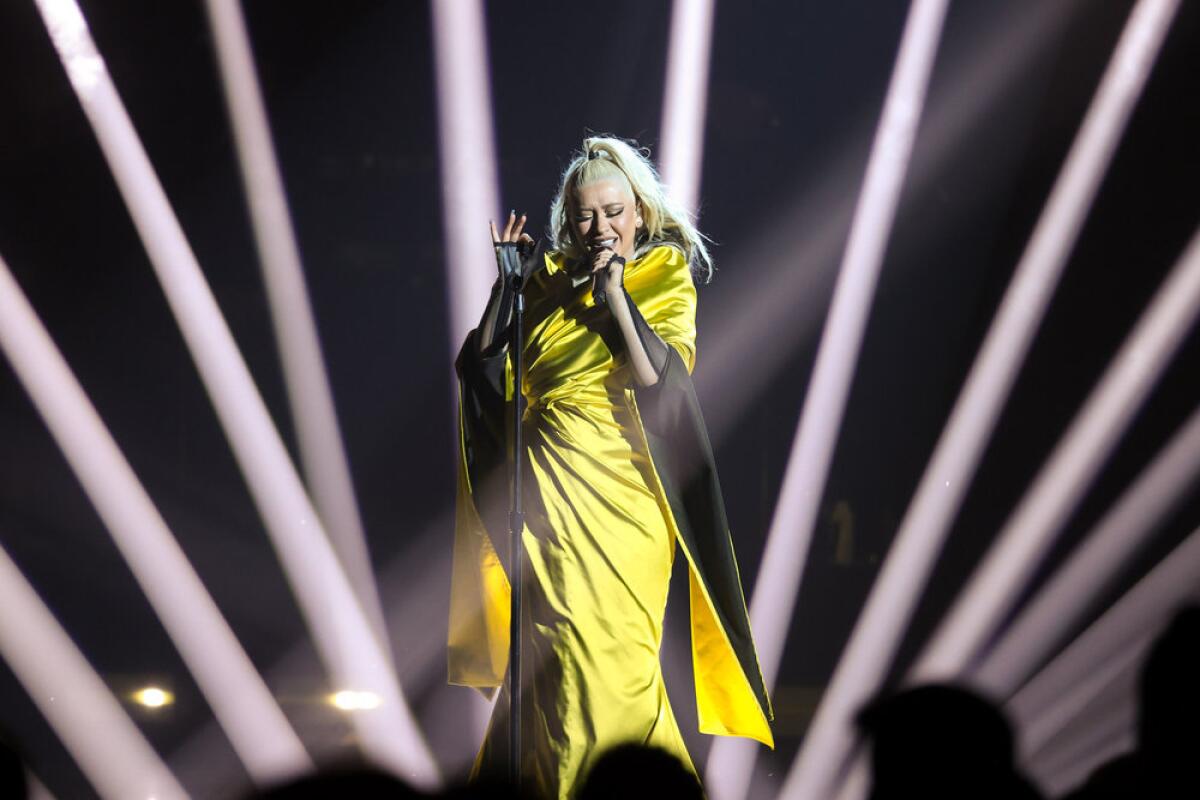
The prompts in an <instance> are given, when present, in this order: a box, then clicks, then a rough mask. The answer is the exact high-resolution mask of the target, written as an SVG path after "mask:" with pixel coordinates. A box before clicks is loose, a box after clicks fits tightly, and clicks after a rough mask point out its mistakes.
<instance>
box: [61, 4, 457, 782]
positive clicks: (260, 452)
mask: <svg viewBox="0 0 1200 800" xmlns="http://www.w3.org/2000/svg"><path fill="white" fill-rule="evenodd" d="M37 5H38V10H39V11H40V12H41V14H42V18H43V20H44V21H45V23H46V27H47V29H48V30H49V31H50V36H51V39H52V40H53V41H54V45H55V48H56V49H57V50H58V52H59V57H60V58H61V59H62V62H63V65H64V66H65V67H66V69H67V74H68V76H70V78H71V83H72V85H73V86H74V88H75V92H76V94H77V95H78V97H79V100H80V103H81V105H82V106H83V110H84V113H85V114H86V115H87V118H88V120H89V122H90V123H91V125H92V129H93V131H94V132H95V134H96V138H97V140H98V141H99V143H100V148H101V150H102V151H103V153H104V155H105V158H106V160H107V161H108V164H109V167H110V169H111V170H112V172H113V177H114V178H115V179H116V183H117V187H118V189H120V192H121V195H122V197H123V198H124V199H125V204H126V206H127V207H128V209H129V212H130V215H131V217H132V218H133V221H134V225H135V226H136V227H137V230H138V233H139V235H140V236H141V239H142V243H143V245H144V246H145V248H146V252H147V254H148V255H149V257H150V262H151V264H152V265H153V267H154V270H155V273H156V275H157V276H158V279H159V282H160V284H161V285H162V287H163V291H164V292H165V294H166V296H167V301H168V303H169V304H170V307H171V311H172V312H173V313H174V315H175V317H176V320H177V321H178V323H179V326H180V330H181V332H182V333H183V337H184V341H185V342H186V343H187V346H188V349H189V350H190V351H191V354H192V358H193V359H194V360H195V362H196V366H197V368H198V370H199V372H200V377H201V379H202V380H203V382H204V385H205V388H206V389H207V390H208V394H209V398H210V399H211V400H212V402H213V406H214V408H215V409H216V412H217V417H218V418H219V420H220V422H221V425H222V427H223V429H224V431H225V436H226V438H227V439H228V440H229V444H230V446H231V447H232V449H233V454H234V457H235V458H236V459H237V462H238V466H239V467H240V468H241V470H242V474H243V475H244V476H245V478H246V482H247V484H248V486H249V488H250V492H251V495H252V496H253V498H254V501H255V504H256V505H257V507H258V511H259V514H260V515H261V516H262V518H263V521H264V523H265V525H266V529H267V533H268V534H269V536H270V538H271V543H272V545H273V546H274V548H275V552H276V554H277V555H278V557H279V559H280V562H281V563H282V565H283V569H284V573H285V574H286V575H287V578H288V582H289V583H290V585H291V587H292V591H293V592H294V593H295V595H296V598H297V600H298V601H299V605H300V609H301V612H302V613H303V615H304V618H305V621H306V622H307V624H308V627H309V629H310V630H311V631H312V633H313V639H314V642H315V644H316V646H317V650H318V652H319V653H320V655H321V658H322V660H323V661H324V663H325V665H326V667H327V669H328V670H329V671H330V673H331V676H332V678H333V681H334V683H335V684H336V685H337V686H339V687H348V688H353V689H356V690H359V691H372V692H375V693H376V694H377V695H379V696H380V697H381V698H382V705H381V707H380V708H378V709H376V710H374V711H372V712H371V713H368V714H355V715H354V716H353V717H352V719H351V722H352V724H353V725H354V728H355V731H356V732H357V734H358V739H359V744H360V745H361V746H362V748H363V750H364V752H365V753H366V755H367V756H368V757H369V758H370V759H372V760H373V761H375V762H377V763H379V764H380V765H381V766H384V767H386V768H388V769H391V770H393V771H395V772H397V773H398V774H401V775H403V776H404V777H405V778H406V779H408V780H409V781H410V782H412V783H414V784H416V785H418V786H420V787H423V788H429V787H433V786H436V785H437V784H438V783H439V780H440V779H439V776H438V771H437V766H436V764H435V763H434V760H433V757H432V755H431V754H430V752H429V749H428V747H427V746H426V744H425V742H424V739H423V738H422V736H421V734H420V731H419V730H418V728H417V725H416V721H415V720H414V719H413V716H412V713H411V712H410V711H409V708H408V704H407V703H406V702H405V700H404V696H403V693H402V692H401V690H400V684H399V682H398V680H397V678H396V674H395V672H394V671H393V670H392V667H391V662H390V660H389V658H388V656H387V654H386V653H385V652H384V650H383V647H382V645H381V643H380V642H379V640H378V638H376V636H375V632H374V629H373V628H372V626H371V624H370V622H369V621H368V619H367V616H366V614H365V612H364V611H363V609H362V606H361V605H360V604H359V602H358V597H357V595H355V593H354V590H353V589H352V588H351V585H350V581H349V579H348V578H347V576H346V573H345V572H344V571H343V570H342V568H341V564H340V563H339V561H338V559H337V555H336V553H335V552H334V550H333V547H332V545H331V544H330V542H329V538H328V536H327V535H326V534H325V530H324V526H323V525H322V523H321V520H320V518H319V517H318V516H317V513H316V511H315V509H314V508H313V506H312V502H311V501H310V500H309V498H308V495H307V494H306V493H305V490H304V486H303V484H302V483H301V481H300V476H299V475H298V474H297V472H296V469H295V466H294V465H293V464H292V462H291V461H290V459H289V457H288V454H287V450H286V449H285V448H284V446H283V442H282V440H281V439H280V437H279V433H278V431H276V430H275V427H274V425H273V423H272V422H271V417H270V414H269V413H268V412H267V409H266V405H265V404H264V403H263V400H262V397H261V396H260V395H259V394H258V390H257V389H256V387H255V386H254V381H253V379H252V378H251V377H250V372H249V370H248V369H247V368H246V364H245V362H244V361H243V360H242V357H241V353H239V352H238V349H237V345H236V344H235V343H234V341H233V336H232V334H231V333H230V332H229V327H228V326H227V325H226V323H225V319H224V318H223V317H222V316H221V311H220V309H219V308H218V307H217V303H216V300H215V299H214V298H213V295H212V290H211V289H210V288H209V286H208V284H207V283H206V282H205V280H204V275H203V273H202V272H201V270H200V265H199V264H198V263H197V262H196V257H195V255H194V254H193V253H192V250H191V247H190V246H189V245H188V242H187V239H186V237H185V236H184V233H183V230H182V229H181V228H180V225H179V220H178V219H177V218H176V217H175V214H174V212H173V211H172V210H171V206H170V203H169V202H168V200H167V197H166V193H165V192H164V191H163V188H162V185H161V184H160V183H159V181H158V177H157V176H156V175H155V173H154V168H153V166H152V165H151V164H150V160H149V158H148V157H147V155H146V152H145V149H144V148H143V147H142V143H141V141H140V140H139V139H138V137H137V133H136V131H135V130H134V128H133V124H132V122H130V120H129V116H128V114H127V113H126V111H125V107H124V106H123V105H122V103H121V99H120V97H119V96H118V95H117V91H116V87H115V86H114V85H113V82H112V79H111V78H110V77H109V75H108V72H107V70H106V68H105V66H104V62H103V60H102V59H101V57H100V55H99V53H97V51H96V46H95V44H94V43H93V42H92V39H91V35H90V34H89V32H88V29H87V25H86V23H85V22H84V19H83V16H82V14H81V13H80V11H79V8H78V6H77V5H76V4H75V2H74V0H37Z"/></svg>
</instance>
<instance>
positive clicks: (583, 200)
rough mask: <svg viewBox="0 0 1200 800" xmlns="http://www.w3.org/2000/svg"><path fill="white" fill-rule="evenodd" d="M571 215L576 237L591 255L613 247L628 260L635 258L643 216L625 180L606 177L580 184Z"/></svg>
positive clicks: (575, 193) (576, 191)
mask: <svg viewBox="0 0 1200 800" xmlns="http://www.w3.org/2000/svg"><path fill="white" fill-rule="evenodd" d="M571 214H572V224H574V226H575V236H576V237H577V239H578V241H579V243H580V244H581V245H583V247H584V248H585V249H587V251H588V253H589V254H593V255H594V254H595V253H596V251H597V250H601V249H604V248H609V249H611V250H612V251H613V252H615V253H616V254H617V255H619V256H621V257H622V258H624V259H626V260H628V259H631V258H633V251H634V247H635V244H636V238H637V231H638V228H639V227H640V226H641V224H642V219H641V217H640V216H639V214H638V208H637V202H636V201H634V199H633V194H632V193H631V192H630V191H629V185H628V184H627V183H626V182H625V181H621V180H612V179H610V178H603V179H601V180H598V181H593V182H592V183H589V184H587V185H586V186H580V187H579V188H578V189H576V190H575V192H574V196H573V199H572V203H571Z"/></svg>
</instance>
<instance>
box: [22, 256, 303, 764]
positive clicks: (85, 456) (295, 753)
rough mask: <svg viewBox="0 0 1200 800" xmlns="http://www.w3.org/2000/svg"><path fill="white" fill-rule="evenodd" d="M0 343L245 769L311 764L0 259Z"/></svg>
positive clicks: (201, 583)
mask: <svg viewBox="0 0 1200 800" xmlns="http://www.w3.org/2000/svg"><path fill="white" fill-rule="evenodd" d="M0 350H2V351H3V352H4V354H5V355H6V356H7V357H8V360H9V361H10V363H11V364H12V365H13V369H14V371H15V372H16V374H17V378H18V379H19V380H20V381H21V384H22V385H23V386H24V387H25V390H26V392H27V393H28V394H29V397H30V399H31V400H32V401H33V404H34V407H35V408H36V409H37V411H38V413H39V414H40V415H41V417H42V419H43V420H44V421H45V423H46V427H47V428H48V429H49V430H50V434H51V435H52V436H53V437H54V440H55V442H56V443H57V444H58V446H59V448H60V449H61V450H62V452H63V455H64V456H65V457H66V459H67V463H68V464H69V465H70V467H71V470H72V471H73V472H74V473H75V477H76V478H77V479H78V480H79V482H80V484H81V485H82V486H83V489H84V491H85V492H86V494H87V496H88V499H89V500H91V502H92V505H93V506H94V507H95V508H96V511H97V513H98V514H99V516H100V519H101V520H102V521H103V523H104V526H105V528H107V529H108V531H109V533H110V535H111V536H112V538H113V542H114V543H115V544H116V545H117V549H118V550H119V551H120V553H121V556H122V557H123V558H124V559H125V562H126V563H127V564H128V565H129V568H130V570H131V571H132V572H133V576H134V578H135V579H136V580H137V582H138V585H139V586H140V587H141V588H142V591H143V592H145V594H146V598H147V600H149V602H150V605H151V607H152V608H153V609H154V612H155V614H157V615H158V617H159V619H160V620H162V623H163V627H164V628H165V629H166V631H167V634H168V635H169V636H170V638H171V641H172V642H173V643H174V645H175V647H176V648H177V649H178V650H179V653H180V655H181V656H182V658H183V661H184V663H185V664H186V665H187V667H188V670H189V671H190V672H191V673H192V675H193V676H194V677H195V679H196V683H197V685H198V686H199V687H200V690H201V692H202V693H203V694H204V698H205V700H207V701H208V703H209V706H210V707H211V708H212V710H213V714H214V716H216V718H217V721H218V722H219V723H220V724H221V727H222V729H223V730H224V731H225V733H226V735H227V736H228V737H229V740H230V743H231V744H232V745H233V748H234V750H235V751H236V752H237V754H238V757H239V758H240V759H241V760H242V762H243V763H244V764H245V765H246V769H247V770H248V771H249V773H250V775H251V776H252V777H253V778H254V779H255V780H256V781H258V782H261V783H266V782H271V781H276V780H279V779H280V778H283V777H287V776H289V775H292V774H295V773H297V772H301V771H303V770H305V769H308V768H310V767H311V766H312V762H311V761H310V760H309V758H308V754H307V753H306V752H305V750H304V747H303V745H302V744H301V743H300V740H299V738H298V737H297V736H296V734H295V732H294V731H293V730H292V728H291V725H289V724H288V721H287V719H286V718H285V717H284V716H283V712H282V711H280V709H279V706H278V704H276V702H275V699H274V698H273V697H272V696H271V692H270V690H269V689H268V688H267V686H266V684H265V683H264V682H263V680H262V678H261V677H260V676H259V674H258V672H257V670H255V668H254V664H253V663H252V662H251V661H250V658H249V657H248V656H247V655H246V652H245V651H244V650H243V649H242V647H241V645H240V644H239V643H238V641H237V638H236V637H235V636H234V634H233V631H232V630H230V628H229V625H228V623H227V622H226V621H225V618H224V617H223V616H222V615H221V612H220V609H218V608H217V605H216V603H215V602H213V599H212V597H211V596H210V595H209V594H208V592H207V591H206V590H205V588H204V584H203V582H202V581H201V580H200V577H199V575H197V574H196V572H195V570H194V569H193V568H192V566H191V564H190V563H189V562H188V560H187V556H186V555H184V553H183V550H182V549H180V547H179V544H178V542H177V541H176V540H175V537H174V536H173V535H172V533H171V531H170V530H169V529H168V528H167V524H166V522H165V521H163V518H162V516H161V515H160V514H159V513H158V509H156V508H155V507H154V503H153V501H151V499H150V497H149V495H148V494H147V493H146V490H145V489H144V488H143V487H142V485H141V482H140V481H138V479H137V476H136V475H135V474H134V472H133V468H132V467H130V465H129V462H128V461H126V460H125V457H124V455H123V454H122V453H121V451H120V449H119V448H118V447H117V443H116V442H115V441H114V440H113V438H112V435H111V434H110V433H109V432H108V429H107V428H106V427H105V426H104V423H103V422H102V421H101V419H100V416H99V414H97V413H96V409H95V408H94V407H93V406H92V404H91V402H90V401H89V400H88V398H87V395H86V394H85V393H84V391H83V387H81V386H80V385H79V382H78V381H77V380H76V379H75V376H74V375H73V374H72V373H71V369H70V367H69V366H68V365H67V363H66V360H65V359H64V358H63V357H62V354H61V353H60V352H59V351H58V348H56V347H55V346H54V342H53V341H52V340H51V338H50V334H49V333H48V332H47V331H46V329H45V327H44V326H43V325H42V323H41V321H40V320H38V318H37V314H36V313H35V312H34V310H33V307H32V306H30V304H29V301H28V300H27V299H26V298H25V295H24V293H22V292H21V288H20V286H18V285H17V282H16V280H15V279H14V278H13V276H12V273H11V272H10V271H9V269H8V265H7V264H5V263H4V260H3V258H0ZM0 608H2V607H0ZM3 613H6V614H7V613H9V612H8V611H7V610H5V611H4V612H3Z"/></svg>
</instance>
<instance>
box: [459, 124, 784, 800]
mask: <svg viewBox="0 0 1200 800" xmlns="http://www.w3.org/2000/svg"><path fill="white" fill-rule="evenodd" d="M550 215H551V226H550V235H551V251H550V252H549V253H547V254H546V255H545V257H544V259H543V258H541V256H540V255H538V256H536V257H527V258H526V259H525V268H526V270H527V271H528V272H529V273H531V274H529V276H528V278H527V280H526V290H525V297H526V311H525V317H524V325H523V329H524V351H523V352H524V356H525V358H524V361H525V367H524V375H522V376H521V381H520V387H521V391H522V393H523V394H524V396H525V398H526V400H527V403H528V407H527V410H526V412H525V416H524V422H523V435H524V440H525V445H524V446H525V472H524V481H523V483H524V491H523V498H524V504H525V526H524V529H523V534H522V541H523V543H524V548H525V553H526V556H525V559H526V560H525V564H524V575H525V587H524V593H523V598H524V603H523V607H522V636H523V647H524V650H523V651H522V652H523V665H524V666H523V669H522V673H523V674H522V676H521V679H522V682H523V683H522V685H523V686H524V687H525V688H524V693H523V695H522V697H523V710H522V720H521V731H522V750H523V752H522V754H521V758H522V762H521V763H522V777H523V780H524V781H525V782H526V785H529V786H531V788H533V789H534V790H535V791H539V792H541V793H542V794H544V795H545V796H547V797H559V798H565V797H569V796H571V795H572V794H573V792H574V791H575V789H576V788H577V786H578V785H579V784H580V783H581V781H582V778H583V777H584V776H586V774H587V770H588V767H589V766H590V764H591V762H592V761H593V760H594V759H595V758H596V757H597V756H598V755H600V754H601V753H603V751H604V750H605V749H607V748H609V747H612V746H614V745H617V744H621V743H626V742H631V741H632V742H637V743H642V744H647V745H652V746H657V747H661V748H663V749H665V750H667V751H669V752H671V753H673V754H674V755H676V756H677V757H679V758H680V760H681V761H683V763H684V764H686V765H687V766H688V768H689V769H691V768H692V766H691V760H690V759H689V757H688V754H687V750H686V748H685V746H684V743H683V739H682V737H681V736H680V733H679V728H678V726H677V725H676V722H675V718H674V715H673V714H672V712H671V707H670V704H669V702H668V700H667V694H666V690H665V688H664V685H663V679H662V670H661V667H660V665H659V657H658V650H659V645H660V642H661V638H662V620H663V612H664V610H665V605H666V599H667V587H668V583H669V579H670V572H671V563H672V560H673V558H674V552H675V543H676V542H677V541H678V542H679V544H680V546H681V548H682V549H683V551H684V555H685V557H686V559H687V562H688V565H689V572H690V586H691V623H692V652H693V662H694V668H695V674H696V695H697V706H698V712H699V719H700V729H701V730H702V731H704V732H706V733H715V734H726V735H738V736H748V737H752V738H755V739H758V740H759V741H761V742H763V743H765V744H768V745H772V744H773V740H772V736H771V730H770V726H769V721H770V719H771V710H770V705H769V702H768V701H767V697H766V692H765V690H764V687H763V682H762V677H761V674H760V672H759V668H758V662H757V658H756V656H755V653H754V644H753V641H752V639H751V636H750V629H749V622H748V619H747V615H746V607H745V602H744V600H743V596H742V591H741V586H740V583H739V579H738V575H737V566H736V563H735V561H734V557H733V549H732V544H731V542H730V538H729V533H728V529H727V526H726V522H725V515H724V508H723V506H722V503H721V498H720V491H719V487H718V486H717V482H716V473H715V471H714V468H713V463H712V451H711V447H710V446H709V443H708V438H707V435H706V434H705V432H704V428H703V422H702V421H701V419H700V416H699V410H698V406H697V405H696V400H695V393H694V391H693V389H692V385H691V380H690V378H689V373H690V372H691V369H692V367H693V364H694V360H695V352H696V350H695V337H696V329H695V313H696V290H695V284H694V272H695V274H696V275H698V276H699V277H701V278H703V279H705V280H707V279H708V278H709V277H710V275H711V269H712V268H711V264H710V262H709V257H708V252H707V251H706V249H705V247H704V241H703V238H702V237H701V235H700V233H699V232H698V231H697V230H696V229H695V228H694V227H693V225H692V223H691V222H690V221H689V219H688V216H687V214H685V213H684V212H682V211H681V210H680V209H678V208H676V207H675V206H674V205H673V204H672V203H671V202H670V201H669V200H668V199H667V197H666V194H665V192H664V190H663V187H662V185H661V183H660V182H659V180H658V176H657V175H656V173H655V171H654V168H653V166H652V165H651V164H650V162H649V160H648V159H647V158H646V156H645V155H644V153H643V151H640V150H638V149H636V148H635V147H634V146H631V145H630V144H628V143H626V142H624V141H622V140H620V139H614V138H605V137H593V138H589V139H586V140H584V143H583V149H582V151H581V152H580V153H579V154H577V156H576V157H575V158H574V160H572V161H571V163H570V165H569V166H568V167H567V169H566V172H565V173H564V175H563V179H562V185H561V187H560V189H559V192H558V195H557V196H556V197H555V199H554V202H553V204H552V206H551V211H550ZM525 221H526V218H525V216H524V215H521V216H520V217H517V216H516V215H515V214H510V215H509V217H508V220H507V221H506V224H505V225H504V228H503V230H497V228H496V226H495V225H493V226H492V238H493V241H494V242H495V243H496V246H497V249H498V251H499V250H502V249H504V248H513V247H517V246H520V247H521V248H522V250H523V251H524V252H526V253H528V252H529V251H530V250H532V249H533V248H532V247H530V245H532V239H530V237H529V236H528V235H527V234H525V233H524V232H523V231H524V226H525ZM510 306H511V298H510V297H508V296H507V292H506V291H505V289H504V287H503V285H502V284H501V283H500V282H498V283H497V286H496V288H495V289H494V290H493V292H492V297H491V300H490V301H489V303H488V307H487V309H486V311H485V312H484V316H483V320H482V322H481V324H480V327H479V328H478V329H476V330H475V331H472V333H471V335H470V336H469V337H468V339H467V343H466V345H465V346H464V347H463V350H462V353H461V354H460V356H459V360H458V364H457V366H458V370H459V377H460V384H459V385H460V410H461V415H460V419H461V434H462V450H461V453H460V457H461V463H462V466H461V468H460V470H459V495H458V514H457V520H456V532H455V557H454V576H453V581H452V582H453V585H452V596H451V614H450V637H449V666H450V681H451V682H452V683H456V684H461V685H466V686H474V687H477V688H480V689H484V690H485V691H490V690H492V689H493V688H495V687H497V686H500V685H501V684H502V682H503V678H504V673H505V666H506V664H507V658H508V630H509V627H508V622H509V584H508V578H507V573H506V572H505V569H504V566H503V564H502V563H501V560H500V557H499V555H498V552H501V553H503V552H507V549H508V548H507V544H506V537H507V513H506V512H507V510H508V501H507V485H508V484H507V477H506V468H507V465H506V458H505V456H506V452H505V445H506V433H505V421H506V420H507V419H508V415H507V414H506V413H505V403H506V400H508V399H510V398H511V397H512V394H513V390H512V383H513V381H512V374H511V373H512V370H511V362H510V361H509V359H508V341H507V336H506V325H507V322H508V317H509V307H510ZM507 709H508V700H507V696H506V695H505V696H502V697H501V698H500V701H499V702H498V703H497V704H496V713H495V714H494V715H493V718H492V721H491V724H490V725H489V729H488V733H487V736H486V738H485V741H484V744H483V748H482V749H481V751H480V754H479V758H478V759H477V761H476V765H475V772H476V773H479V772H484V773H489V774H503V768H504V764H505V763H506V754H507V747H508V745H507V727H508V724H507Z"/></svg>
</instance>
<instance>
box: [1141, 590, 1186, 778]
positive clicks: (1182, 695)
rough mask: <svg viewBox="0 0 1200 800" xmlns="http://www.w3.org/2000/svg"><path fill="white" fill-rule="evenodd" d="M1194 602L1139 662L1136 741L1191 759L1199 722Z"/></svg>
mask: <svg viewBox="0 0 1200 800" xmlns="http://www.w3.org/2000/svg"><path fill="white" fill-rule="evenodd" d="M1198 721H1200V606H1189V607H1187V608H1184V609H1183V610H1182V611H1180V612H1179V613H1178V614H1176V615H1175V618H1174V619H1173V620H1172V621H1171V624H1170V625H1168V626H1167V629H1166V631H1164V632H1163V634H1162V636H1160V637H1159V638H1158V640H1157V641H1155V643H1154V646H1153V647H1152V648H1151V650H1150V655H1149V656H1148V657H1147V659H1146V664H1145V666H1143V667H1142V677H1141V717H1140V721H1139V726H1138V728H1139V730H1138V746H1139V749H1141V750H1142V752H1143V753H1145V754H1146V755H1147V756H1150V757H1158V758H1167V759H1170V758H1174V757H1175V756H1178V755H1183V754H1184V753H1183V752H1182V751H1186V752H1187V753H1190V754H1191V755H1188V756H1187V757H1188V759H1189V761H1190V760H1191V759H1194V757H1195V756H1194V753H1195V750H1196V744H1195V743H1196V741H1197V727H1200V722H1198Z"/></svg>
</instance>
